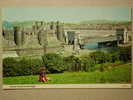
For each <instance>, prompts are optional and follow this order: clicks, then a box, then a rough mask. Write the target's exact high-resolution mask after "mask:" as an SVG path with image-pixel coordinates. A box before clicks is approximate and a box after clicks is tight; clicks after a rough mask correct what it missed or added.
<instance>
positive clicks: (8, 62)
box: [3, 58, 18, 76]
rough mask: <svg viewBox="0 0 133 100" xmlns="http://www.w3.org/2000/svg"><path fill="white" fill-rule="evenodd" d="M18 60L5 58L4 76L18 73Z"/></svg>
mask: <svg viewBox="0 0 133 100" xmlns="http://www.w3.org/2000/svg"><path fill="white" fill-rule="evenodd" d="M17 65H18V61H17V60H16V59H14V58H6V59H4V60H3V73H4V74H3V76H16V75H17Z"/></svg>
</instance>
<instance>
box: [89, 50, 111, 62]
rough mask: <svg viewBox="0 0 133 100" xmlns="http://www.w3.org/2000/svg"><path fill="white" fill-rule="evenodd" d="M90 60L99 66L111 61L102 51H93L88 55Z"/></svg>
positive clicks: (109, 56)
mask: <svg viewBox="0 0 133 100" xmlns="http://www.w3.org/2000/svg"><path fill="white" fill-rule="evenodd" d="M90 57H91V59H93V60H94V62H95V64H101V63H106V62H110V61H111V55H110V54H109V53H107V52H104V51H95V52H92V53H90Z"/></svg>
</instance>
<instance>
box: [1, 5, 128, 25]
mask: <svg viewBox="0 0 133 100" xmlns="http://www.w3.org/2000/svg"><path fill="white" fill-rule="evenodd" d="M130 12H131V8H130V7H87V8H85V7H78V8H75V7H74V8H59V7H57V8H51V7H50V8H4V9H3V19H4V20H6V21H31V20H38V21H39V20H44V21H62V22H75V23H76V22H80V21H86V20H103V19H105V20H115V21H129V20H130V19H131V18H130V16H131V14H130Z"/></svg>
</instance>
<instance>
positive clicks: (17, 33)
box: [13, 26, 25, 47]
mask: <svg viewBox="0 0 133 100" xmlns="http://www.w3.org/2000/svg"><path fill="white" fill-rule="evenodd" d="M13 29H14V42H15V44H16V45H17V46H19V47H20V46H22V45H23V44H24V42H25V36H24V33H23V28H20V27H19V26H15V27H14V28H13Z"/></svg>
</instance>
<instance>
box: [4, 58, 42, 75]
mask: <svg viewBox="0 0 133 100" xmlns="http://www.w3.org/2000/svg"><path fill="white" fill-rule="evenodd" d="M41 66H42V60H40V59H33V58H30V59H29V58H25V57H23V58H20V59H18V58H5V59H4V60H3V75H4V76H24V75H35V74H38V73H39V70H40V67H41Z"/></svg>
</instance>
